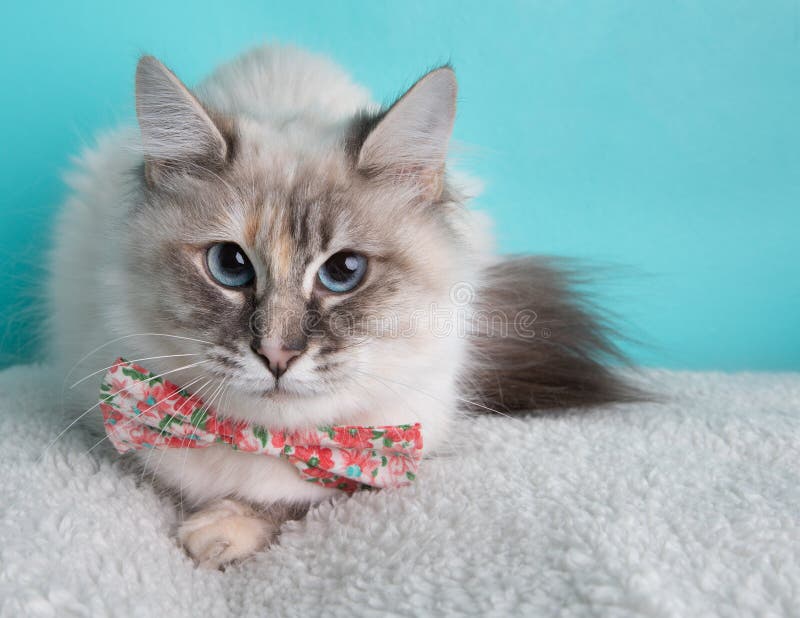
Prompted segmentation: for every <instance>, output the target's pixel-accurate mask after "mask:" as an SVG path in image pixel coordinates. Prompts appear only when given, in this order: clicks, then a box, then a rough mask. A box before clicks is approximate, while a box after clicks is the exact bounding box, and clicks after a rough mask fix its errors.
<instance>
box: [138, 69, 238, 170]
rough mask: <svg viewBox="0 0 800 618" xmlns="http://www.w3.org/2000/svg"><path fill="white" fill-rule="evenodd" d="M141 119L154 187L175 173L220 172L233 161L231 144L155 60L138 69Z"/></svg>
mask: <svg viewBox="0 0 800 618" xmlns="http://www.w3.org/2000/svg"><path fill="white" fill-rule="evenodd" d="M136 116H137V118H138V120H139V128H140V130H141V134H142V148H143V151H144V159H145V174H146V176H147V179H148V181H150V182H158V180H159V179H161V178H163V177H164V175H165V174H168V173H170V172H174V171H179V170H183V171H186V170H190V171H191V170H197V169H204V168H210V169H215V168H219V167H220V166H222V165H223V164H224V163H225V161H226V159H227V157H228V150H229V144H228V141H227V140H226V138H225V135H223V133H222V131H221V130H220V127H219V126H218V125H217V124H216V123H215V122H214V120H213V119H212V118H211V116H210V115H209V113H208V111H207V110H206V109H205V108H204V107H203V105H202V104H201V103H200V101H198V100H197V98H196V97H195V96H194V95H193V94H192V93H191V91H190V90H189V89H188V88H187V87H186V86H184V85H183V83H182V82H181V81H180V80H179V79H178V78H177V77H176V76H175V74H174V73H173V72H172V71H170V70H169V69H168V68H167V67H165V66H164V65H163V64H162V63H161V62H159V61H158V60H157V59H156V58H154V57H153V56H142V58H141V59H140V60H139V64H138V65H137V67H136Z"/></svg>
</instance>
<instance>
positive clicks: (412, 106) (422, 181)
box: [357, 67, 458, 199]
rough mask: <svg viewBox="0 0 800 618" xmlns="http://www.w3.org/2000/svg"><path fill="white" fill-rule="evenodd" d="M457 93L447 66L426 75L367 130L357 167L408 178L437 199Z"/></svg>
mask: <svg viewBox="0 0 800 618" xmlns="http://www.w3.org/2000/svg"><path fill="white" fill-rule="evenodd" d="M457 91H458V84H457V82H456V76H455V73H454V72H453V70H452V69H451V68H450V67H442V68H440V69H436V70H434V71H431V72H430V73H428V74H427V75H425V77H423V78H422V79H420V80H419V81H418V82H417V83H416V84H414V85H413V86H412V87H411V88H410V89H409V90H408V92H406V93H405V94H404V95H403V96H402V97H400V99H398V100H397V102H396V103H395V104H394V105H392V107H390V108H389V110H388V111H387V112H386V113H385V114H383V116H382V117H381V118H380V119H379V120H378V122H377V124H375V125H374V126H373V128H372V129H371V130H370V132H369V134H368V135H367V137H366V139H364V141H363V143H362V145H361V148H360V150H359V152H358V160H357V167H358V169H359V170H360V171H362V172H365V173H367V174H370V175H376V176H381V175H386V176H388V177H390V178H393V179H408V180H411V181H413V182H414V183H415V184H416V185H417V186H418V188H419V190H420V191H421V192H422V193H423V194H424V196H425V197H426V198H429V199H436V198H438V197H439V195H440V194H441V192H442V188H443V186H444V185H443V181H444V167H445V160H446V159H447V146H448V143H449V142H450V134H451V133H452V131H453V122H454V120H455V116H456V93H457Z"/></svg>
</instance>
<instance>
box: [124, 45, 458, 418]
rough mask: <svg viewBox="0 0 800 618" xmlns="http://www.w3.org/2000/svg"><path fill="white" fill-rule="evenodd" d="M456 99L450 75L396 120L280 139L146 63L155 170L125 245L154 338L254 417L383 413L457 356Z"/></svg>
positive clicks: (146, 114) (141, 76)
mask: <svg viewBox="0 0 800 618" xmlns="http://www.w3.org/2000/svg"><path fill="white" fill-rule="evenodd" d="M454 95H455V82H454V79H453V77H452V72H451V71H449V70H447V69H443V70H439V71H437V72H434V73H432V74H429V76H427V77H426V78H423V80H421V82H420V83H418V84H417V86H415V87H414V88H412V90H411V91H409V93H407V94H406V95H405V96H404V97H403V98H402V99H401V100H400V101H399V102H398V103H397V104H396V105H395V106H394V107H392V108H391V110H390V111H389V112H388V113H387V114H385V115H383V116H382V117H381V118H377V119H375V118H373V119H365V118H358V119H355V118H354V119H353V122H352V123H350V124H348V125H347V126H335V127H325V128H322V129H320V128H319V127H314V128H313V133H310V132H309V131H307V130H305V129H304V128H302V127H299V128H297V129H295V130H293V131H292V132H291V134H289V133H287V134H284V135H280V136H279V135H278V134H277V133H276V132H275V130H274V127H263V126H260V125H258V124H256V123H255V122H253V121H251V120H248V119H245V118H238V119H237V118H226V119H219V118H217V119H216V121H215V120H212V119H211V116H210V115H209V113H207V111H206V110H204V109H203V108H202V107H201V106H200V105H199V104H198V103H197V101H196V100H195V99H194V98H193V97H192V95H191V94H190V93H189V92H188V91H186V90H185V89H184V88H183V87H182V86H181V85H180V83H179V82H177V80H176V78H174V76H173V75H172V74H171V73H168V71H167V70H166V69H165V68H164V67H163V66H162V65H160V64H158V63H157V62H155V61H153V60H152V59H144V60H143V61H142V63H141V64H140V68H139V73H138V75H137V111H138V113H139V120H140V125H141V128H142V138H143V146H144V149H145V161H146V165H145V169H144V171H143V174H142V179H141V200H140V202H141V203H140V206H139V207H138V208H136V209H135V211H134V212H133V213H132V216H131V218H130V220H129V224H128V227H127V230H126V237H127V244H126V246H125V250H126V252H127V256H128V258H127V265H126V268H127V269H128V275H129V280H130V281H131V282H133V288H134V290H133V291H132V294H131V298H130V305H131V307H130V311H131V313H132V314H133V315H135V316H136V320H137V321H138V322H139V324H138V325H139V327H140V328H141V329H142V330H143V331H145V332H146V331H148V330H153V331H159V332H161V331H165V332H171V333H175V334H179V335H180V336H182V337H186V338H187V339H186V340H173V341H172V348H173V350H174V351H176V352H180V351H183V350H192V351H193V352H195V353H197V354H198V356H197V357H195V358H194V362H198V363H199V365H198V367H197V369H196V370H195V373H197V372H202V374H204V375H207V376H208V377H209V379H210V380H211V381H213V382H214V383H216V384H219V385H222V384H224V385H225V388H228V389H231V390H233V391H235V392H236V393H237V394H238V395H239V397H240V399H241V397H245V398H247V399H250V400H256V401H258V400H263V401H273V402H274V401H286V400H291V399H298V398H300V399H302V398H308V397H320V396H336V395H340V394H342V393H343V392H345V391H347V392H349V393H353V392H364V393H365V395H364V399H365V401H368V400H369V395H370V391H371V390H372V391H375V390H381V391H385V390H386V383H385V382H384V383H381V380H382V379H391V376H394V379H397V378H398V376H399V378H400V379H401V380H402V379H406V378H407V379H414V378H413V376H414V374H415V372H418V371H420V370H424V368H425V366H426V364H430V363H431V362H432V361H433V362H436V359H439V358H442V357H444V356H447V354H448V353H453V346H454V345H457V344H454V343H453V341H452V339H453V338H452V337H448V336H447V334H446V333H443V332H442V330H441V324H440V323H437V324H434V322H435V321H436V320H440V319H441V318H442V312H443V311H444V312H447V310H448V309H449V308H452V307H451V304H452V303H451V298H450V296H451V290H452V288H453V286H454V285H455V284H456V283H458V282H459V281H462V280H464V278H465V277H468V276H469V274H470V266H469V262H470V259H469V250H470V247H469V242H468V239H467V238H466V237H465V234H464V231H463V229H462V228H461V223H460V217H461V216H462V212H461V210H462V209H461V206H460V205H459V204H457V202H456V200H455V199H454V198H453V196H452V194H451V191H450V190H449V189H448V188H447V187H446V185H445V182H444V157H445V154H446V146H447V140H448V138H449V133H450V129H451V126H452V121H453V113H454ZM165 106H166V109H165ZM178 114H180V116H177V115H178ZM176 117H179V118H180V123H179V124H180V126H179V127H177V128H176V127H174V126H167V125H168V124H169V123H173V124H174V123H175V122H176V120H175V119H176ZM176 135H179V136H181V135H182V136H183V137H181V140H182V141H181V142H180V143H174V142H175V139H176V137H175V136H176ZM186 135H194V138H193V140H194V141H188V140H187V139H185V137H186ZM169 140H172V142H173V143H170V141H169ZM437 312H439V313H438V317H437ZM173 350H170V351H173ZM217 392H219V388H218V391H217Z"/></svg>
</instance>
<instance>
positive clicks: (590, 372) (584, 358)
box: [50, 47, 631, 567]
mask: <svg viewBox="0 0 800 618" xmlns="http://www.w3.org/2000/svg"><path fill="white" fill-rule="evenodd" d="M136 113H137V118H138V125H139V126H138V129H134V128H124V129H121V130H118V131H116V132H113V133H111V134H108V135H105V136H104V137H102V138H101V139H99V141H98V144H97V146H96V147H95V148H94V149H92V150H89V151H87V152H85V153H84V154H83V156H82V158H81V160H80V162H79V169H78V171H76V172H75V173H73V174H72V175H71V177H70V178H69V181H70V185H71V188H72V190H73V194H72V197H71V198H70V199H69V200H68V202H67V204H66V207H65V208H64V210H63V213H62V215H61V219H60V221H59V224H58V227H57V233H56V246H55V249H54V252H53V256H52V264H51V271H52V276H51V279H50V298H51V301H52V336H51V341H52V343H53V347H54V349H53V352H54V355H55V357H56V359H57V360H58V362H59V363H60V366H61V367H62V368H63V370H64V374H65V375H66V374H68V373H69V374H70V375H71V376H74V378H73V379H72V380H70V381H74V380H76V379H77V378H83V379H82V381H81V382H80V383H79V384H77V385H76V386H75V387H74V388H72V389H67V390H68V393H69V397H70V399H69V402H70V404H69V405H70V410H71V412H74V414H73V416H72V418H73V419H74V418H75V417H76V416H77V415H78V414H79V413H80V411H81V410H84V409H86V408H88V407H89V406H91V405H92V404H93V403H94V402H96V401H97V383H98V381H99V378H100V372H101V370H102V368H103V367H104V366H105V365H109V364H110V363H111V362H112V361H113V360H114V358H116V357H118V356H124V357H126V358H128V359H132V360H136V359H147V360H144V361H143V364H145V365H146V366H147V367H148V368H150V369H152V370H153V371H158V372H159V373H163V372H170V379H171V380H172V381H174V382H176V383H178V384H179V385H181V386H184V387H186V388H187V389H189V390H192V391H194V392H195V393H197V394H198V395H199V396H201V397H203V398H204V399H205V400H206V401H207V402H208V403H209V404H211V405H213V406H214V407H215V408H216V409H217V410H218V411H219V412H220V414H222V415H225V416H228V417H231V418H234V419H243V420H248V421H252V422H257V423H260V424H263V425H266V426H270V427H279V428H284V429H295V428H302V427H307V426H316V425H320V424H358V425H384V424H399V423H405V422H421V423H422V425H423V432H424V440H425V448H426V452H427V453H434V452H436V450H437V448H438V447H440V445H441V442H442V438H443V435H444V432H445V430H446V428H447V427H448V424H449V423H450V422H451V421H452V420H453V419H454V417H455V416H456V415H457V414H458V412H459V410H461V411H463V410H465V409H467V408H470V407H473V408H475V409H489V410H497V411H509V410H530V409H538V408H554V407H566V406H578V405H590V404H597V403H605V402H611V401H617V400H624V399H626V398H629V397H630V396H631V391H630V390H629V389H628V388H627V387H626V385H625V384H624V383H623V382H621V381H620V380H619V379H618V378H617V377H616V376H615V374H614V373H613V372H612V371H610V370H609V369H607V368H606V367H605V366H604V365H603V360H604V359H605V358H608V357H609V356H614V355H615V354H616V350H615V348H614V346H613V345H612V344H611V343H610V341H609V339H608V338H607V336H606V333H605V330H604V328H603V326H602V324H601V321H600V320H598V319H596V318H595V317H593V315H592V312H591V311H590V310H589V309H587V306H586V304H585V303H584V301H583V300H582V299H581V297H580V296H578V295H576V293H575V292H574V290H573V285H572V284H573V283H574V279H575V273H573V272H572V271H571V270H570V268H569V267H567V266H565V265H564V264H561V263H559V262H557V261H555V260H547V259H542V258H526V257H520V258H498V257H495V256H494V254H493V252H492V246H491V240H490V237H489V233H488V231H487V227H488V226H487V224H486V221H485V219H484V218H483V217H481V216H479V215H478V214H477V213H475V212H473V211H471V210H469V209H468V208H467V207H466V203H467V201H468V195H467V192H468V189H467V188H466V185H465V183H463V182H461V183H460V182H458V181H457V179H456V176H454V175H453V172H452V170H449V169H448V168H447V151H448V142H449V139H450V134H451V130H452V127H453V122H454V119H455V113H456V78H455V74H454V72H453V70H452V69H451V68H449V67H446V66H445V67H442V68H439V69H436V70H434V71H432V72H430V73H428V74H427V75H425V76H424V77H423V78H422V79H420V80H419V81H418V82H417V83H416V84H415V85H414V86H413V87H412V88H411V89H410V90H408V92H406V93H405V94H404V95H403V96H402V97H400V99H398V100H397V101H396V102H395V103H394V104H393V105H392V106H391V107H389V108H388V109H382V108H380V107H379V106H376V105H375V104H373V102H372V101H371V99H370V97H369V95H368V93H367V92H366V91H365V90H364V89H363V88H361V87H360V86H358V85H355V84H354V83H352V81H351V80H350V79H349V77H348V76H347V75H346V74H344V73H343V72H342V71H341V70H340V69H339V68H338V67H336V66H334V65H333V64H331V63H330V62H329V61H327V60H325V59H323V58H319V57H317V56H313V55H311V54H308V53H305V52H302V51H300V50H296V49H292V48H283V47H263V48H259V49H256V50H253V51H252V52H250V53H247V54H246V55H244V56H242V57H240V58H239V59H237V60H235V61H233V62H231V63H230V64H227V65H225V66H223V67H221V68H220V69H218V70H217V71H216V72H215V73H214V74H212V75H211V77H209V78H208V79H207V80H206V81H204V82H203V83H202V84H200V86H199V87H198V88H197V89H196V90H195V91H194V92H193V91H190V90H189V89H188V88H186V87H185V86H184V85H183V84H182V83H181V82H180V81H179V79H178V78H177V77H176V76H175V75H174V74H173V73H172V72H170V71H169V70H168V69H167V68H166V67H165V66H164V65H163V64H161V63H160V62H159V61H158V60H156V59H154V58H152V57H149V56H145V57H143V58H142V59H141V60H140V61H139V65H138V68H137V71H136ZM312 314H313V315H314V316H316V317H315V320H314V327H313V328H311V329H309V328H307V322H308V320H307V319H306V318H307V317H308V316H309V315H312ZM94 414H95V412H94V411H93V412H91V413H90V416H89V417H87V418H91V420H90V425H91V426H92V427H94V428H100V427H101V423H100V420H99V418H98V417H97V416H91V415H94ZM136 457H137V459H138V461H139V463H140V465H141V466H142V467H143V468H144V469H145V470H146V472H147V473H148V474H152V476H153V477H154V478H156V479H157V480H158V482H159V484H160V485H162V486H164V487H167V488H170V489H172V490H174V491H175V493H176V494H180V497H181V500H182V503H183V504H187V505H189V506H191V507H192V508H193V509H195V512H194V513H193V514H191V515H190V516H188V518H187V519H185V520H184V521H183V522H181V523H180V525H179V529H178V538H179V540H180V542H181V543H182V544H183V545H184V546H185V547H186V549H187V551H188V553H189V554H190V555H191V556H192V557H193V558H194V559H195V560H196V561H197V562H198V563H199V564H201V565H203V566H208V567H219V566H222V565H225V564H226V563H229V562H231V561H234V560H240V559H242V558H244V557H246V556H247V555H250V554H251V553H252V552H254V551H256V550H258V549H260V548H262V547H264V546H265V545H267V544H268V543H269V542H270V540H271V539H272V538H273V537H274V535H275V533H276V531H277V529H278V527H279V526H280V523H281V521H282V520H283V519H284V518H285V517H289V516H295V515H296V513H294V512H292V511H293V510H297V509H302V508H303V507H304V506H307V505H309V504H313V503H314V502H317V501H320V500H324V499H326V498H328V497H330V496H331V495H332V492H335V491H336V490H332V489H328V488H323V487H320V486H318V485H315V484H310V483H307V482H304V481H302V480H301V479H300V478H299V476H298V475H297V473H296V471H295V470H294V468H293V467H292V466H291V465H290V464H288V463H286V462H284V461H282V460H279V459H275V458H272V457H264V456H254V455H250V454H244V453H238V452H236V451H234V450H231V449H230V448H228V447H226V446H221V447H211V448H208V449H203V450H191V449H166V450H163V451H159V452H157V453H154V452H152V451H149V452H138V453H137V455H136ZM423 466H424V464H423Z"/></svg>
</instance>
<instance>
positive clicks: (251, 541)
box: [178, 500, 278, 569]
mask: <svg viewBox="0 0 800 618" xmlns="http://www.w3.org/2000/svg"><path fill="white" fill-rule="evenodd" d="M277 531H278V526H277V525H276V524H275V523H274V522H273V521H271V520H270V519H267V518H264V517H261V516H259V514H258V513H256V512H255V511H254V510H253V509H251V508H250V507H249V506H247V505H245V504H242V503H241V502H237V501H235V500H219V501H217V502H214V503H212V504H210V505H208V506H206V507H205V508H203V509H202V510H200V511H197V512H196V513H193V514H192V515H190V516H189V517H188V518H187V519H186V520H185V521H184V522H183V523H182V524H181V525H180V527H179V528H178V541H179V542H180V544H181V545H182V546H183V547H184V548H185V549H186V552H187V553H188V554H189V556H191V557H192V559H193V560H194V561H195V562H196V563H197V565H198V566H200V567H203V568H207V569H221V568H224V567H225V566H226V565H228V564H231V563H232V562H239V561H241V560H243V559H245V558H247V557H249V556H251V555H252V554H254V553H255V552H257V551H259V550H261V549H263V548H264V547H266V546H267V545H269V543H270V542H271V541H272V539H273V537H274V536H275V534H276V533H277Z"/></svg>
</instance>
